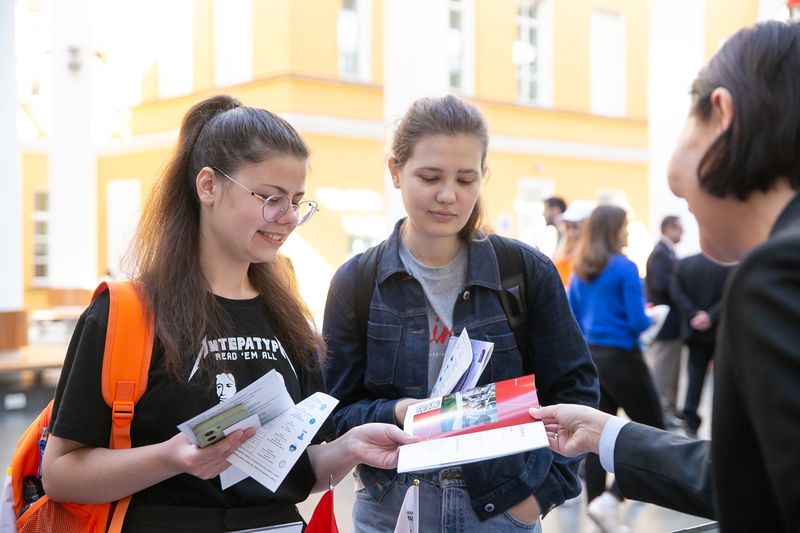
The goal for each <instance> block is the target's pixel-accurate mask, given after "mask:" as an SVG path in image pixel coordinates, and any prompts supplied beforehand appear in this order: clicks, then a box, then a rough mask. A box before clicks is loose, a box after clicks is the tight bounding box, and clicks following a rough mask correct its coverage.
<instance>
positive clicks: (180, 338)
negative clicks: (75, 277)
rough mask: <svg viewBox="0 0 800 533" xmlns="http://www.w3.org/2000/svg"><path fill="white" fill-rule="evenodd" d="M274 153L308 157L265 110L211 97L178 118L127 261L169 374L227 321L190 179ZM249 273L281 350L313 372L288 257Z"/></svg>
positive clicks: (312, 349)
mask: <svg viewBox="0 0 800 533" xmlns="http://www.w3.org/2000/svg"><path fill="white" fill-rule="evenodd" d="M274 155H290V156H294V157H297V158H298V159H306V158H307V157H308V148H307V146H306V144H305V142H303V140H302V139H301V138H300V135H298V133H297V132H296V131H295V129H294V128H293V127H292V126H291V125H290V124H289V123H288V122H286V121H285V120H284V119H282V118H280V117H278V116H277V115H275V114H273V113H270V112H269V111H266V110H264V109H256V108H252V107H246V106H243V105H241V103H240V102H239V100H237V99H235V98H233V97H230V96H214V97H212V98H208V99H207V100H203V101H202V102H200V103H198V104H196V105H195V106H194V107H192V108H191V109H190V110H189V112H188V113H187V114H186V116H185V117H184V119H183V124H182V125H181V130H180V136H179V139H178V146H177V149H176V150H175V153H174V154H173V156H172V159H171V160H170V162H169V163H168V164H167V167H166V170H165V172H164V175H163V176H161V178H160V179H159V180H158V181H157V183H156V184H155V186H154V188H153V190H152V192H151V193H150V196H149V198H148V200H147V204H146V205H145V208H144V210H143V214H142V218H141V220H140V221H139V227H138V229H137V232H136V236H135V239H134V242H133V246H132V248H131V250H130V252H129V254H128V257H127V260H128V263H129V264H130V265H131V266H132V270H133V272H132V274H133V276H134V278H136V279H138V280H140V281H141V282H142V285H143V286H144V290H145V291H146V293H147V296H148V298H149V300H150V308H151V309H150V310H151V311H152V312H154V313H155V322H156V334H157V335H158V338H159V340H160V341H161V343H162V344H163V346H164V350H165V358H166V363H167V368H168V369H169V370H170V371H171V372H173V373H175V374H177V373H178V372H180V371H181V367H182V364H183V363H185V357H186V356H187V354H194V353H196V352H197V350H198V349H199V346H200V343H201V341H202V339H203V337H204V336H206V335H213V334H216V333H218V332H221V331H222V329H223V328H224V327H225V326H226V325H227V324H228V323H229V317H228V315H227V313H226V312H225V310H224V309H223V308H222V306H221V305H220V304H219V303H218V302H217V300H216V298H215V297H214V295H213V294H212V292H211V288H210V286H209V284H208V281H207V280H206V278H205V277H204V275H203V273H202V271H201V269H200V263H199V260H200V252H199V250H200V201H199V198H198V196H197V190H196V188H195V178H196V176H197V175H198V174H199V172H200V170H201V169H202V168H203V167H206V166H212V165H213V166H215V167H218V168H221V169H223V170H224V171H225V172H228V173H234V172H235V171H236V170H237V169H238V168H239V167H240V166H241V165H243V164H246V163H259V162H261V161H264V160H266V159H268V158H269V157H272V156H274ZM247 274H248V277H249V278H250V281H251V283H252V284H253V286H254V287H255V288H256V289H257V290H258V292H259V294H260V295H261V296H262V298H263V300H264V304H265V308H266V309H280V312H276V313H270V317H271V318H272V319H273V320H274V322H275V329H276V331H280V332H281V338H282V340H283V341H284V342H285V343H286V344H287V346H286V352H287V354H289V356H290V357H292V358H294V359H295V360H296V361H298V362H300V363H301V364H303V365H304V366H306V367H308V368H314V367H315V365H316V355H315V354H316V348H317V347H321V346H322V344H321V342H322V341H321V339H320V338H319V336H318V335H317V334H316V333H315V332H314V330H313V329H312V328H311V326H310V325H309V319H310V318H311V313H310V312H309V310H308V308H307V307H306V306H305V304H304V303H303V301H302V300H301V299H300V296H299V294H298V292H297V290H296V287H295V286H294V285H293V281H294V280H293V272H292V271H291V269H290V268H289V267H288V266H287V264H286V259H285V258H283V257H282V256H278V258H277V259H276V260H275V261H273V262H271V263H260V264H256V263H253V264H251V265H250V267H249V269H248V272H247ZM321 351H322V350H321Z"/></svg>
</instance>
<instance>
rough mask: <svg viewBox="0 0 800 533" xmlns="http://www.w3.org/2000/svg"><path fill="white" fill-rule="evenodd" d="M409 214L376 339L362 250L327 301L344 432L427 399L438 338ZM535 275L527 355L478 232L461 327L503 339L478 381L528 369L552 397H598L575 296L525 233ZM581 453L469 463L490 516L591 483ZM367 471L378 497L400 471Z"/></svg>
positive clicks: (387, 256) (390, 247)
mask: <svg viewBox="0 0 800 533" xmlns="http://www.w3.org/2000/svg"><path fill="white" fill-rule="evenodd" d="M399 228H400V223H398V224H397V225H396V226H395V229H394V231H393V232H392V234H391V235H390V236H389V238H388V239H387V240H386V247H385V249H384V251H383V254H382V255H381V257H380V259H379V261H378V265H377V273H376V280H375V288H374V291H373V293H372V300H371V302H370V310H369V321H368V324H367V339H366V342H367V345H366V347H363V346H361V342H360V341H359V333H358V332H359V327H358V325H357V324H356V319H355V311H356V302H355V292H356V291H355V286H356V278H357V272H358V262H359V260H360V258H361V256H360V255H357V256H355V257H354V258H352V259H351V260H349V261H348V262H347V263H345V264H344V265H343V266H342V267H340V268H339V270H338V271H337V272H336V274H335V275H334V277H333V280H332V281H331V286H330V290H329V292H328V301H327V303H326V305H325V318H324V322H323V334H324V336H325V338H326V340H327V342H328V349H329V353H328V358H327V360H326V362H325V363H324V365H323V375H324V378H325V384H326V385H327V387H328V391H329V392H330V394H331V395H332V396H334V397H336V398H338V399H339V405H338V406H337V407H336V410H335V411H334V413H333V414H332V415H331V416H332V418H333V421H334V424H335V426H336V429H337V431H338V432H339V433H340V434H341V433H345V432H346V431H347V430H348V429H350V428H352V427H355V426H358V425H360V424H363V423H365V422H369V421H382V422H387V423H389V424H394V423H395V419H394V406H395V403H396V402H397V400H399V399H401V398H425V397H426V396H427V391H428V389H427V388H426V383H427V381H428V339H429V338H430V334H429V326H428V315H427V310H426V306H425V294H424V293H423V289H422V285H420V283H419V282H418V281H417V280H416V279H414V278H413V277H412V276H411V275H410V274H409V273H408V271H407V270H406V267H405V266H404V265H403V262H402V260H401V259H400V255H399V253H398V245H399ZM514 243H515V244H516V245H517V246H519V247H520V249H521V251H522V257H523V265H524V269H525V275H526V280H527V294H526V295H525V301H526V305H527V309H528V322H527V324H528V328H529V329H528V348H527V353H526V354H524V355H523V354H520V352H519V349H518V348H517V344H516V341H515V338H514V333H513V331H512V330H511V327H510V326H509V324H508V320H507V318H506V314H505V312H504V311H503V306H502V304H501V303H500V298H499V297H498V292H499V290H500V288H501V285H500V272H499V270H498V266H497V259H496V256H495V253H494V249H493V247H492V244H491V242H489V241H488V240H473V241H469V243H468V245H469V251H468V254H469V256H468V257H469V259H468V271H467V280H466V283H465V285H466V286H465V288H464V290H463V291H462V292H461V294H460V295H459V298H458V299H457V300H456V303H455V305H454V307H453V331H455V332H458V333H460V332H461V330H462V329H463V328H466V329H467V331H468V332H469V336H470V337H471V338H474V339H481V340H485V341H489V342H493V343H494V352H493V354H492V358H491V359H490V360H489V364H488V366H487V368H486V369H485V370H484V372H483V374H481V377H480V379H479V380H478V386H480V385H485V384H488V383H493V382H497V381H503V380H505V379H510V378H514V377H518V376H522V375H525V374H526V373H534V374H535V376H536V389H537V394H538V396H539V401H540V402H541V403H542V404H553V403H558V402H564V401H568V402H573V403H579V404H584V405H591V406H593V407H595V406H597V402H598V396H599V387H598V378H597V370H596V369H595V366H594V364H593V363H592V360H591V358H590V356H589V351H588V349H587V347H586V344H585V343H584V341H583V336H582V335H581V333H580V330H579V328H578V324H577V323H576V322H575V318H574V317H573V315H572V312H571V310H570V308H569V304H568V303H567V297H566V293H565V292H564V287H563V285H562V284H561V278H559V277H558V273H557V272H556V269H555V267H554V266H553V264H552V263H551V262H550V260H549V259H547V258H546V257H545V256H543V255H542V254H540V253H539V252H537V251H535V250H533V249H532V248H530V247H529V246H526V245H524V244H522V243H520V242H518V241H514ZM579 463H580V459H578V458H566V457H561V456H559V455H557V454H555V453H553V452H552V451H550V450H548V449H546V448H545V449H538V450H533V451H530V452H525V453H521V454H515V455H509V456H506V457H501V458H498V459H492V460H488V461H482V462H478V463H472V464H465V465H463V466H461V468H462V469H463V471H464V477H465V479H466V482H467V487H468V488H469V493H470V496H471V498H472V507H473V509H474V510H475V513H476V514H477V515H478V517H480V518H481V520H485V519H487V518H489V517H491V516H493V515H495V514H497V513H499V512H503V511H505V510H506V509H508V508H509V507H511V506H512V505H514V504H516V503H518V502H519V501H520V500H521V499H522V498H523V497H524V496H523V495H530V494H533V495H535V496H536V499H537V500H538V501H539V504H540V506H541V509H542V511H543V512H544V513H547V511H549V510H550V509H551V508H552V507H553V506H556V505H560V504H561V503H563V502H564V500H565V499H567V498H572V497H574V496H577V495H578V494H579V493H580V491H581V482H580V478H579V476H578V465H579ZM358 475H359V478H360V479H361V481H362V482H363V483H364V486H365V488H366V489H367V491H369V492H370V494H371V495H372V497H373V498H374V499H376V500H380V499H381V497H382V495H383V494H385V492H386V491H387V490H388V489H389V487H390V484H391V483H393V482H394V479H395V476H396V475H397V472H396V471H394V470H381V469H377V468H372V467H368V466H363V465H361V466H359V467H358Z"/></svg>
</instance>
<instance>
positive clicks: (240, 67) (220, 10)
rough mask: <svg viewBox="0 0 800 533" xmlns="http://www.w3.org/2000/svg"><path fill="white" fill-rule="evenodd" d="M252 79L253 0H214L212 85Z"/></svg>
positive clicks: (230, 83)
mask: <svg viewBox="0 0 800 533" xmlns="http://www.w3.org/2000/svg"><path fill="white" fill-rule="evenodd" d="M252 79H253V0H214V85H215V86H217V87H228V86H231V85H237V84H240V83H246V82H248V81H250V80H252Z"/></svg>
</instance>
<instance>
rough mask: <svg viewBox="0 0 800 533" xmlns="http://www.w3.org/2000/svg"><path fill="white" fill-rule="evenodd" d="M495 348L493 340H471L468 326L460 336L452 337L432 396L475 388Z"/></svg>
mask: <svg viewBox="0 0 800 533" xmlns="http://www.w3.org/2000/svg"><path fill="white" fill-rule="evenodd" d="M493 350H494V343H493V342H485V341H476V340H471V339H470V338H469V335H467V330H466V328H464V329H463V330H462V331H461V335H459V336H458V337H450V340H449V342H448V344H447V349H446V351H445V354H444V362H443V363H442V368H441V369H440V370H439V376H438V377H437V378H436V383H434V385H433V390H431V396H444V395H445V394H450V393H451V392H453V391H464V390H469V389H472V388H474V387H475V385H477V384H478V379H479V378H480V377H481V374H482V373H483V370H484V369H485V368H486V365H487V364H488V363H489V359H490V358H491V357H492V351H493Z"/></svg>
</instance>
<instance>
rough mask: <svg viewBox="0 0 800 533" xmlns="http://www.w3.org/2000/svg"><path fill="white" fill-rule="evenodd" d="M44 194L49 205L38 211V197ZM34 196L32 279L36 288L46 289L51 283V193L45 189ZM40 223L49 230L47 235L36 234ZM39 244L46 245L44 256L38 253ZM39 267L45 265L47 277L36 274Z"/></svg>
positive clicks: (37, 190) (46, 232) (36, 192)
mask: <svg viewBox="0 0 800 533" xmlns="http://www.w3.org/2000/svg"><path fill="white" fill-rule="evenodd" d="M42 194H43V195H44V196H45V202H46V203H47V209H46V210H41V209H37V201H36V199H37V196H39V195H42ZM33 195H34V198H33V213H32V215H31V219H32V221H33V276H32V278H31V279H32V283H33V286H34V287H46V286H47V285H48V283H49V281H50V277H49V273H50V223H51V220H50V219H51V216H50V193H49V192H48V191H47V190H45V189H36V190H35V191H33ZM38 222H42V223H44V224H45V228H46V230H47V231H45V233H43V234H42V233H37V232H36V226H37V223H38ZM39 244H44V246H45V253H44V254H38V253H37V252H36V247H37V245H39ZM39 265H44V267H45V270H46V272H47V275H44V276H39V275H37V274H36V267H37V266H39Z"/></svg>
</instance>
